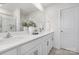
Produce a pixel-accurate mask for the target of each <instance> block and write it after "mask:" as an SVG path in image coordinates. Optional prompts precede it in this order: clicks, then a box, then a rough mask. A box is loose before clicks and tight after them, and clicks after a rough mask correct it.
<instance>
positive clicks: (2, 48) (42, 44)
mask: <svg viewBox="0 0 79 59" xmlns="http://www.w3.org/2000/svg"><path fill="white" fill-rule="evenodd" d="M53 36H54V32H44V33H40V34H38V35H30V34H24V33H18V35H17V34H16V35H14V36H13V37H11V38H7V39H2V40H0V55H48V54H49V52H50V50H51V49H52V47H53V39H54V37H53Z"/></svg>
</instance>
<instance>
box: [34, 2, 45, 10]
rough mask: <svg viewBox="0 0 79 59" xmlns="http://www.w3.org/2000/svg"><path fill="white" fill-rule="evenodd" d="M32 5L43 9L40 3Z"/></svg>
mask: <svg viewBox="0 0 79 59" xmlns="http://www.w3.org/2000/svg"><path fill="white" fill-rule="evenodd" d="M33 5H34V6H35V7H36V8H38V9H39V10H40V11H43V10H44V9H43V7H42V5H41V4H40V3H33Z"/></svg>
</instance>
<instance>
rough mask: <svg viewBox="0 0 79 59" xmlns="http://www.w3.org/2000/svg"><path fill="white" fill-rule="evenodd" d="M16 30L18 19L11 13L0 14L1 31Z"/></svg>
mask: <svg viewBox="0 0 79 59" xmlns="http://www.w3.org/2000/svg"><path fill="white" fill-rule="evenodd" d="M14 31H16V19H15V17H13V16H11V15H4V14H0V32H14Z"/></svg>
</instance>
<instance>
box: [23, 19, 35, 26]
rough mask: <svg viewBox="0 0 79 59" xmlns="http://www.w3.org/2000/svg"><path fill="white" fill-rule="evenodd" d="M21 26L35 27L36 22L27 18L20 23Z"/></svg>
mask: <svg viewBox="0 0 79 59" xmlns="http://www.w3.org/2000/svg"><path fill="white" fill-rule="evenodd" d="M22 26H25V27H30V26H32V27H36V24H35V23H34V22H33V21H30V20H27V22H23V23H22Z"/></svg>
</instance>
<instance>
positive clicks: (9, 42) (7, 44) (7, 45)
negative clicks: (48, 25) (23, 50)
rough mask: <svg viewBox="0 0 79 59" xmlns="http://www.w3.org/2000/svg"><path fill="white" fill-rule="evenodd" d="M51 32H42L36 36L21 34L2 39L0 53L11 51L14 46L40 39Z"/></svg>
mask: <svg viewBox="0 0 79 59" xmlns="http://www.w3.org/2000/svg"><path fill="white" fill-rule="evenodd" d="M51 32H52V31H50V32H43V33H40V34H38V35H31V34H24V33H23V34H21V35H18V36H16V37H15V36H13V37H11V38H4V39H2V40H0V53H2V52H4V51H6V50H8V49H11V48H13V47H16V46H19V45H21V44H23V43H27V42H29V41H31V40H34V39H36V38H39V37H42V36H44V35H47V34H49V33H51Z"/></svg>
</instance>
